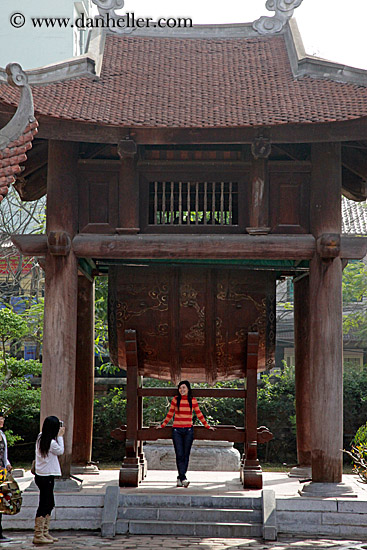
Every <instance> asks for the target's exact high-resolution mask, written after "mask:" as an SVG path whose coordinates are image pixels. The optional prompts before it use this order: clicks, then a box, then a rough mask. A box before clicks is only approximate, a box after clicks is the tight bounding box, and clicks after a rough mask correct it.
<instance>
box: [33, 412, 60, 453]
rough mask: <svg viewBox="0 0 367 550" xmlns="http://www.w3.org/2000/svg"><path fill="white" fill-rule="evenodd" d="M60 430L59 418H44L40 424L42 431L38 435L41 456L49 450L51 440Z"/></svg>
mask: <svg viewBox="0 0 367 550" xmlns="http://www.w3.org/2000/svg"><path fill="white" fill-rule="evenodd" d="M59 430H60V420H59V419H58V418H57V416H48V417H47V418H45V420H44V422H43V426H42V432H41V434H40V435H39V437H38V445H39V450H40V453H41V456H43V457H46V456H47V455H48V452H49V450H50V446H51V441H52V440H53V439H56V437H57V434H58V433H59Z"/></svg>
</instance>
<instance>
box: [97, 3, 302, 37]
mask: <svg viewBox="0 0 367 550" xmlns="http://www.w3.org/2000/svg"><path fill="white" fill-rule="evenodd" d="M93 1H94V0H93ZM302 1H303V0H267V2H266V4H265V6H266V9H267V10H269V11H275V15H273V16H272V17H269V16H267V15H263V16H262V17H260V18H259V19H256V21H254V22H253V23H252V27H253V28H254V29H255V31H257V32H258V33H259V34H275V33H277V32H280V31H281V30H282V29H283V27H284V26H285V25H286V23H287V22H288V21H289V19H290V18H291V17H292V15H293V12H294V10H295V8H298V6H300V5H301V4H302Z"/></svg>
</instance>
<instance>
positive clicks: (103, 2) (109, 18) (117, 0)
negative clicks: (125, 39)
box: [92, 0, 135, 34]
mask: <svg viewBox="0 0 367 550" xmlns="http://www.w3.org/2000/svg"><path fill="white" fill-rule="evenodd" d="M92 2H93V4H95V5H96V6H97V8H98V12H99V15H96V17H95V19H103V20H104V21H105V23H106V26H105V27H104V28H105V29H106V30H107V31H109V32H111V33H114V34H130V33H131V32H132V31H133V30H135V29H134V28H133V27H128V26H127V25H126V18H127V16H124V15H118V14H117V13H115V10H120V9H122V8H123V7H124V4H125V0H92ZM124 22H125V24H124Z"/></svg>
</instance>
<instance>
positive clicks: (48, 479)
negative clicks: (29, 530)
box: [34, 474, 55, 518]
mask: <svg viewBox="0 0 367 550" xmlns="http://www.w3.org/2000/svg"><path fill="white" fill-rule="evenodd" d="M34 481H35V482H36V485H37V487H38V489H39V490H40V499H39V505H38V509H37V513H36V517H37V518H38V517H40V516H41V517H43V518H45V517H46V516H48V515H51V512H52V510H53V509H54V508H55V499H54V481H55V478H54V476H38V475H37V474H36V475H35V476H34Z"/></svg>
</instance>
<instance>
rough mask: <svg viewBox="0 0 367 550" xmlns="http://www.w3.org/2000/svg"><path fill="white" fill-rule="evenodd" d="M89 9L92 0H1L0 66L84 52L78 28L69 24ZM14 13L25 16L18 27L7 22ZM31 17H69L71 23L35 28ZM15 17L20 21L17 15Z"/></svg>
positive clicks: (28, 65)
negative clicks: (63, 25)
mask: <svg viewBox="0 0 367 550" xmlns="http://www.w3.org/2000/svg"><path fill="white" fill-rule="evenodd" d="M90 9H91V0H79V1H75V0H1V26H0V67H5V66H6V65H7V64H8V63H11V62H17V63H20V64H21V65H22V67H23V68H24V69H32V68H35V67H40V66H43V65H48V64H50V63H55V62H57V61H62V60H64V59H69V58H70V57H72V56H73V55H79V54H80V53H84V50H83V51H82V52H81V51H80V46H81V43H83V39H82V40H80V38H81V37H80V31H79V29H77V28H76V26H75V25H74V26H73V27H71V24H72V23H73V22H74V21H75V18H76V17H78V16H79V15H80V12H81V11H84V12H85V14H86V16H88V15H89V13H90ZM14 13H19V14H22V15H23V16H24V18H25V24H24V26H22V27H21V28H15V27H14V26H12V25H11V23H10V18H11V16H12V14H14ZM32 17H62V18H68V17H69V18H70V23H69V25H68V26H67V27H66V28H64V27H62V28H60V27H59V26H58V25H57V26H55V27H53V28H51V27H49V28H47V27H45V26H42V27H41V28H39V27H38V28H34V27H33V24H32V22H31V18H32ZM16 21H17V22H19V21H20V18H19V17H18V18H17V19H16ZM86 32H87V31H84V35H85V36H84V39H85V40H86ZM85 40H84V45H85Z"/></svg>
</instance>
